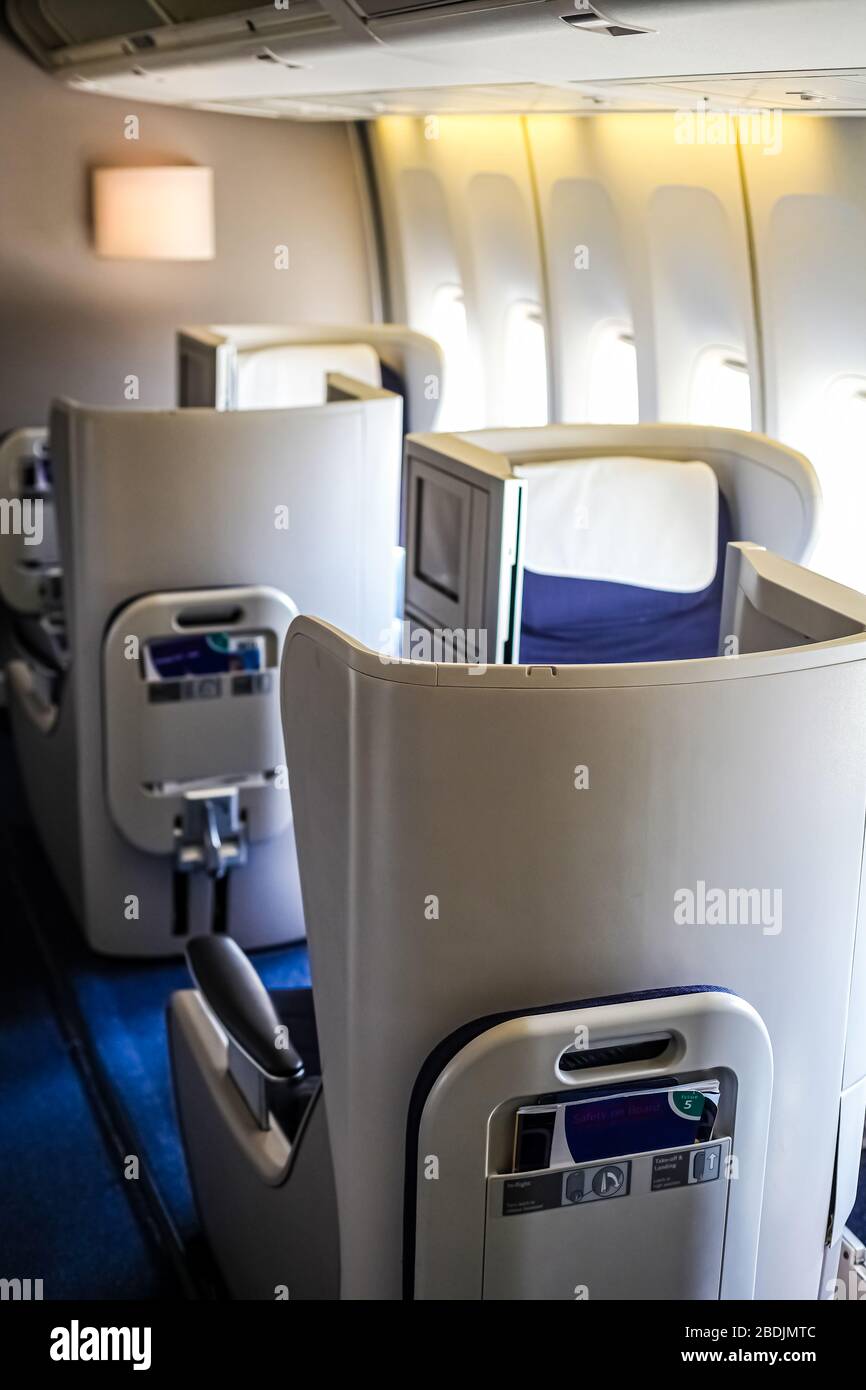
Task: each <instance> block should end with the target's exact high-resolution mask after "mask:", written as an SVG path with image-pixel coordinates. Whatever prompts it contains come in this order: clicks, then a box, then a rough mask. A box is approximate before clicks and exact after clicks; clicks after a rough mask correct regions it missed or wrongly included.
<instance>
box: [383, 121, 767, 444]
mask: <svg viewBox="0 0 866 1390" xmlns="http://www.w3.org/2000/svg"><path fill="white" fill-rule="evenodd" d="M702 134H703V137H704V138H702ZM705 136H706V132H702V130H701V127H700V126H699V125H695V126H694V128H691V127H690V126H689V125H688V123H687V122H684V121H683V119H682V117H677V116H674V115H672V114H663V115H612V114H605V115H600V116H597V117H584V116H581V117H573V116H530V117H526V118H519V117H514V116H511V117H509V116H498V117H474V118H473V117H463V118H455V117H447V118H446V117H441V118H436V117H432V118H427V121H426V122H425V121H423V120H418V119H411V118H390V119H388V118H386V119H384V120H381V121H378V122H376V125H375V131H374V148H375V151H376V155H377V171H378V180H379V190H380V197H381V200H382V204H383V212H384V220H385V226H386V233H387V243H388V248H387V249H388V258H389V270H390V279H391V288H392V296H393V299H394V307H393V312H395V313H397V314H405V315H406V317H407V318H408V320H409V322H410V323H412V325H413V326H414V327H417V328H421V329H423V330H424V331H426V332H430V333H432V334H433V335H434V336H436V324H435V315H434V313H433V302H434V300H433V296H434V294H435V292H436V287H437V285H441V284H442V283H446V282H447V281H448V280H449V278H450V279H454V280H456V281H458V282H459V283H461V284H462V286H463V290H464V295H465V302H466V313H467V319H468V324H469V332H470V335H471V337H472V342H473V355H474V360H475V370H476V371H478V370H479V367H478V364H481V368H482V369H483V378H484V379H483V392H482V394H483V409H482V408H479V411H478V418H477V419H476V420H474V421H472V423H473V424H477V425H483V424H487V425H501V424H503V423H505V421H506V413H507V411H508V410H509V408H510V407H511V405H512V401H511V394H512V393H510V392H509V390H508V389H507V381H508V374H507V372H506V371H505V369H504V364H503V350H504V344H505V335H504V316H505V314H506V313H507V311H508V307H509V305H510V304H511V303H513V302H515V301H518V300H521V299H522V300H525V301H530V302H532V301H536V300H537V302H538V303H539V304H540V305H541V307H542V310H543V319H544V322H545V325H546V330H547V335H548V337H547V352H548V360H549V369H550V382H549V394H550V408H551V418H552V419H558V420H573V421H580V420H585V419H588V418H590V415H591V414H592V413H593V412H592V410H591V402H590V399H589V383H590V380H591V378H592V370H591V364H592V358H593V354H594V352H595V351H596V350H597V348H598V344H599V335H600V333H601V332H603V331H604V330H605V329H606V328H610V327H613V328H615V329H618V330H622V331H623V332H625V333H632V332H633V334H634V339H635V345H636V351H637V361H638V377H639V387H640V417H641V419H644V420H657V419H666V420H678V421H679V420H688V419H690V418H691V408H692V407H691V388H692V379H693V374H694V370H695V365H696V363H697V361H698V358H699V357H700V355H701V353H702V352H704V351H705V350H708V349H711V348H719V349H723V350H724V351H725V352H726V353H729V354H731V355H733V356H735V357H741V358H744V359H745V360H746V361H747V362H748V364H749V368H750V373H751V396H752V404H753V412H752V419H753V424H754V426H755V427H759V426H760V423H761V411H760V401H761V388H760V363H759V361H758V351H757V346H756V335H755V325H754V317H753V312H752V296H751V280H750V264H749V241H748V235H747V224H746V217H745V212H744V206H743V199H742V186H741V178H740V168H739V163H738V154H737V147H736V141H735V140H732V141H729V142H727V143H726V144H724V145H713V144H709V143H707V142H706V138H705ZM595 418H598V416H597V414H596V417H595ZM619 418H625V417H619ZM510 422H511V423H521V422H520V421H518V420H516V419H514V420H512V421H510ZM523 423H528V421H524V422H523ZM719 423H725V421H719Z"/></svg>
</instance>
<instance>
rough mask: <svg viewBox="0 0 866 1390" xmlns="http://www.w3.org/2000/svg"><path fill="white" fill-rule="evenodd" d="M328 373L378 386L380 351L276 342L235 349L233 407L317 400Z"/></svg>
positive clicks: (265, 407)
mask: <svg viewBox="0 0 866 1390" xmlns="http://www.w3.org/2000/svg"><path fill="white" fill-rule="evenodd" d="M328 372H343V373H344V374H345V375H346V376H352V377H355V379H356V380H357V381H363V382H364V384H365V385H366V386H381V385H382V371H381V367H380V364H379V355H378V353H377V352H376V351H375V349H373V348H372V347H370V346H369V344H368V343H279V344H277V345H276V346H274V347H263V348H251V349H249V350H246V351H241V352H239V353H238V409H239V410H278V409H281V408H282V407H291V406H298V405H322V404H323V403H324V400H325V394H326V392H325V377H326V375H327V373H328Z"/></svg>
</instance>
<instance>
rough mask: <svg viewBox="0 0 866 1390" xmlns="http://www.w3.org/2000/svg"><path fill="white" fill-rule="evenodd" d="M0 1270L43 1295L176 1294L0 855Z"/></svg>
mask: <svg viewBox="0 0 866 1390" xmlns="http://www.w3.org/2000/svg"><path fill="white" fill-rule="evenodd" d="M0 902H2V906H3V911H2V923H3V926H2V929H0V942H2V951H3V988H2V990H0V1079H2V1084H0V1274H2V1276H3V1277H4V1278H8V1279H15V1278H18V1279H41V1280H42V1281H43V1295H44V1297H45V1298H46V1299H49V1298H50V1299H58V1298H117V1299H121V1298H123V1299H140V1298H147V1299H152V1298H161V1297H163V1298H171V1297H174V1298H177V1297H180V1296H182V1289H181V1287H180V1285H179V1284H178V1282H177V1280H176V1278H175V1277H174V1274H173V1271H172V1268H171V1266H170V1264H169V1263H168V1262H167V1261H166V1259H165V1258H164V1257H163V1255H162V1254H161V1253H160V1250H159V1248H158V1244H157V1241H156V1240H155V1238H154V1235H153V1233H152V1231H151V1230H150V1228H149V1225H148V1223H147V1220H146V1218H145V1216H144V1214H143V1213H142V1211H141V1210H140V1209H139V1203H138V1202H137V1200H135V1199H136V1198H137V1195H138V1194H136V1193H134V1192H133V1191H132V1186H133V1185H132V1184H131V1183H129V1182H128V1181H127V1180H126V1179H125V1178H124V1176H123V1166H122V1155H121V1154H120V1153H119V1152H118V1151H117V1149H116V1148H114V1147H113V1146H112V1144H111V1142H110V1137H109V1136H108V1135H107V1134H106V1132H105V1129H104V1127H103V1125H102V1124H101V1123H100V1120H99V1117H98V1115H97V1113H96V1112H95V1111H94V1107H93V1104H92V1101H91V1097H90V1096H89V1094H88V1091H87V1087H86V1084H85V1080H84V1079H83V1077H82V1074H81V1070H80V1067H79V1066H78V1065H77V1061H78V1059H77V1057H76V1052H75V1045H74V1043H73V1042H72V1041H71V1040H70V1039H69V1038H68V1037H67V1036H64V1033H63V1032H62V1031H61V1028H60V1026H59V1024H58V1021H57V1018H56V1016H55V1013H54V1010H53V1007H52V1004H51V1000H50V997H49V994H48V991H47V989H46V987H45V984H44V980H43V974H42V971H41V968H40V961H39V958H38V956H37V953H36V951H35V949H34V946H33V943H32V941H31V940H30V939H29V937H28V935H27V933H26V932H25V931H23V930H22V920H23V914H22V912H21V904H20V900H19V899H18V897H17V895H16V893H15V890H14V888H13V886H12V884H11V882H10V880H9V877H8V874H7V873H6V872H5V868H4V866H3V865H2V864H0Z"/></svg>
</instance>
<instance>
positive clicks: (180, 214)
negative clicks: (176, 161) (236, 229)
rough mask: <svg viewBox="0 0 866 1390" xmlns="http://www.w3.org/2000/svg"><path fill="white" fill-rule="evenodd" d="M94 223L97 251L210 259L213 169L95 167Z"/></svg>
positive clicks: (142, 256) (158, 257) (144, 258)
mask: <svg viewBox="0 0 866 1390" xmlns="http://www.w3.org/2000/svg"><path fill="white" fill-rule="evenodd" d="M93 223H94V233H95V241H96V251H97V254H98V255H100V256H111V257H115V258H117V257H119V258H121V259H123V260H135V261H209V260H212V259H213V256H214V215H213V170H212V169H202V168H199V167H197V166H195V165H183V166H180V167H177V168H168V167H165V168H154V169H94V171H93Z"/></svg>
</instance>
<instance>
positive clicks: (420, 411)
mask: <svg viewBox="0 0 866 1390" xmlns="http://www.w3.org/2000/svg"><path fill="white" fill-rule="evenodd" d="M177 351H178V404H179V405H182V406H196V405H203V406H216V407H217V409H219V410H249V409H268V408H271V407H274V406H280V405H284V406H290V405H292V406H294V405H307V404H310V403H315V402H316V401H321V400H324V397H325V389H324V379H325V374H326V373H327V372H342V373H345V374H346V375H348V376H352V377H356V378H358V379H359V380H361V381H364V382H366V383H367V384H368V385H371V386H379V385H382V386H385V387H387V389H388V390H389V391H394V392H396V393H397V394H398V395H400V396H402V398H403V423H404V430H407V431H408V430H410V429H414V430H431V429H435V427H436V418H437V416H438V413H439V402H440V400H441V399H442V389H443V386H442V384H443V373H444V357H443V354H442V351H441V349H440V347H439V345H438V344H437V343H435V342H434V341H433V339H432V338H427V337H425V336H424V334H423V333H416V332H415V331H414V330H413V329H411V328H408V327H406V326H405V325H403V324H393V323H385V324H382V323H363V324H207V325H199V326H196V327H189V328H182V329H180V330H179V331H178V335H177Z"/></svg>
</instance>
